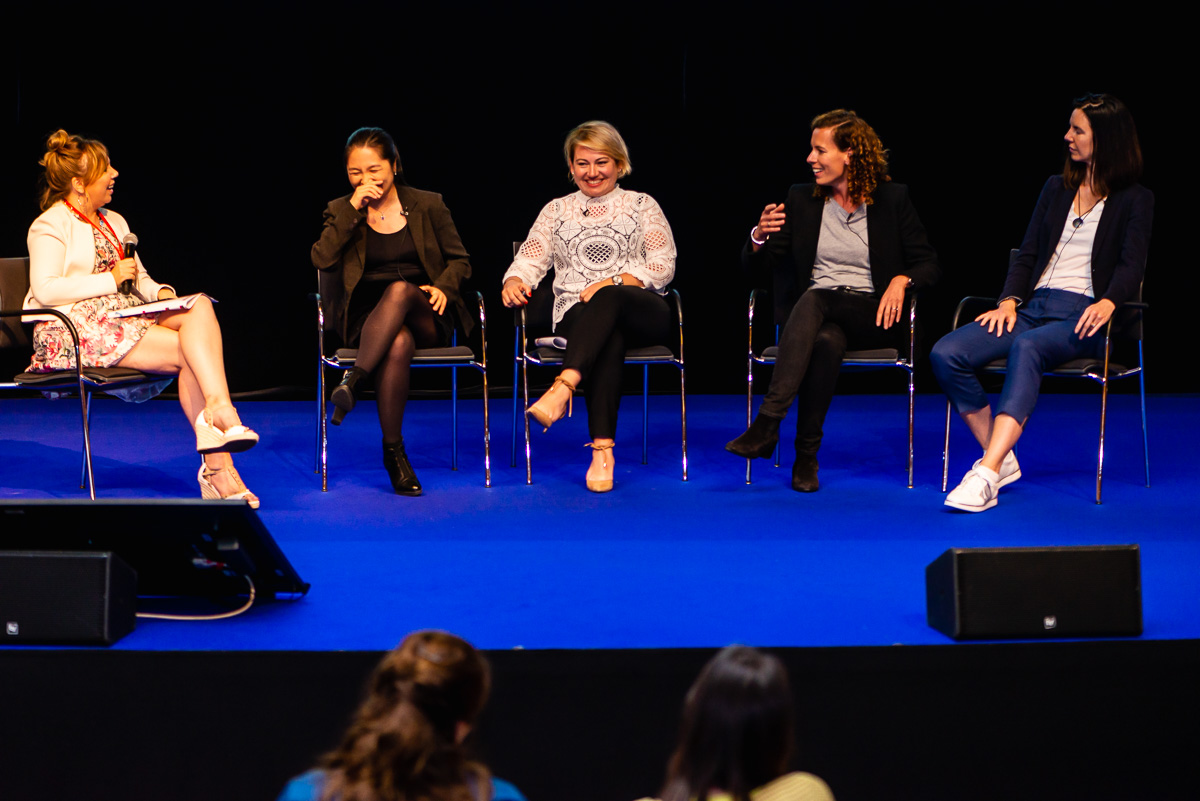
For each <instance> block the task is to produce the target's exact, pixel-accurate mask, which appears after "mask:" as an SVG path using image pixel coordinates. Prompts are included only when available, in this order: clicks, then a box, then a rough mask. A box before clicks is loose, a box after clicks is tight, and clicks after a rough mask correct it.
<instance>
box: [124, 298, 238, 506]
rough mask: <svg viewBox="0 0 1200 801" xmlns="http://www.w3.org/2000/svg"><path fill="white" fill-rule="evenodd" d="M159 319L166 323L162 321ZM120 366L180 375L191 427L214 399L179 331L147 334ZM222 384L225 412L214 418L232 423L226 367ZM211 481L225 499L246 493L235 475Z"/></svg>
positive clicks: (212, 464) (154, 329)
mask: <svg viewBox="0 0 1200 801" xmlns="http://www.w3.org/2000/svg"><path fill="white" fill-rule="evenodd" d="M200 300H201V301H203V302H204V303H205V304H206V305H207V308H208V310H209V313H210V316H211V311H212V304H211V303H208V300H207V299H206V298H201V299H200ZM196 305H197V306H200V302H197V304H196ZM164 316H165V315H164ZM180 316H184V315H181V314H178V313H176V314H174V315H173V317H174V318H175V319H178V318H179V317H180ZM159 319H160V320H162V317H160V318H159ZM212 322H213V323H215V322H216V319H215V318H212ZM216 336H217V342H216V347H217V349H218V362H220V361H221V360H220V353H219V351H220V344H221V343H220V330H219V329H218V331H217V335H216ZM120 363H121V365H122V366H123V367H130V368H133V369H134V370H144V371H145V372H148V373H167V374H170V373H176V374H178V376H179V405H180V406H182V407H183V413H184V415H185V416H186V417H187V419H188V423H189V424H194V423H195V421H196V418H197V417H199V416H200V412H201V411H203V410H204V408H205V407H206V406H207V405H209V400H208V399H209V397H210V396H208V395H206V394H205V393H204V391H203V389H202V388H201V383H200V380H199V378H198V377H197V376H196V373H195V371H194V370H193V369H192V364H191V362H190V361H189V360H187V359H186V358H185V355H184V350H183V347H182V335H181V333H180V332H179V331H177V330H176V329H174V328H172V327H170V326H167V325H154V326H151V327H150V329H149V330H147V331H146V333H145V335H144V336H143V337H142V339H141V341H139V342H138V344H137V345H135V346H134V347H133V349H132V350H131V351H129V353H128V354H126V355H125V358H123V359H121V362H120ZM219 380H220V387H219V388H220V389H221V390H222V391H223V395H222V393H217V394H216V395H215V396H213V397H215V399H216V402H217V403H221V402H222V397H223V399H224V404H225V409H224V410H217V411H216V412H214V415H213V416H214V419H218V420H219V419H220V417H222V416H224V417H225V418H226V419H228V418H229V416H230V415H229V414H228V413H229V412H231V411H233V410H232V406H230V405H229V389H228V387H227V386H226V385H225V370H224V366H223V365H222V366H221V370H220V375H219ZM221 411H224V412H226V414H224V415H221V414H220V412H221ZM236 415H237V413H236V412H233V418H234V419H233V421H232V422H229V423H228V425H237V424H238V421H237V419H236ZM222 422H223V421H222ZM217 424H218V425H221V422H218V423H217ZM204 463H205V464H206V465H207V466H208V467H209V468H210V469H213V470H220V469H221V468H223V467H229V466H232V465H233V457H231V456H230V455H229V454H228V453H210V454H207V455H205V457H204ZM209 480H210V481H212V483H213V486H214V487H216V488H217V491H218V492H220V493H221V494H222V495H233V494H235V493H237V492H241V491H242V490H243V489H245V485H244V484H242V483H241V480H240V479H239V478H237V477H236V474H233V473H231V472H229V471H222V472H219V473H215V474H214V475H213V476H212V477H211V478H210V479H209Z"/></svg>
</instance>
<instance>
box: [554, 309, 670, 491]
mask: <svg viewBox="0 0 1200 801" xmlns="http://www.w3.org/2000/svg"><path fill="white" fill-rule="evenodd" d="M670 329H671V308H670V306H669V305H668V304H667V301H666V300H665V299H664V298H663V297H662V296H661V295H658V294H656V293H654V292H650V291H648V290H645V289H642V288H640V287H632V286H622V287H616V286H609V287H604V288H603V289H600V290H599V291H597V292H596V293H595V294H594V295H593V296H592V298H591V300H590V301H588V302H587V303H577V304H575V305H574V306H572V307H571V308H570V309H568V310H567V313H566V315H565V316H564V317H563V319H562V321H561V322H560V323H559V324H558V328H557V330H558V332H559V333H560V334H562V335H563V336H565V337H566V338H567V351H566V355H565V356H564V357H563V370H562V372H560V373H559V375H558V379H557V380H556V381H555V383H554V385H553V386H552V387H551V388H550V389H549V390H548V391H547V392H546V393H545V394H544V395H543V396H542V398H541V399H539V400H538V402H537V403H536V404H534V406H535V407H538V410H537V412H536V413H535V417H536V416H540V415H542V414H544V415H545V418H546V420H548V421H549V422H554V421H555V420H558V419H559V418H561V417H562V416H563V414H565V413H566V412H567V409H568V406H569V403H570V400H571V397H572V394H573V391H574V388H575V387H577V386H579V384H580V382H581V381H582V382H584V397H585V399H586V402H587V409H588V433H589V434H591V437H592V464H591V466H590V467H589V469H588V475H587V480H588V484H589V486H609V487H611V481H612V476H613V472H614V464H613V456H612V447H613V444H614V442H615V437H616V433H617V409H618V407H619V406H620V403H621V371H622V369H623V366H624V364H625V351H626V350H628V349H629V348H636V347H642V346H644V345H649V344H654V343H658V342H663V341H665V340H666V339H667V337H668V335H669V333H670ZM530 408H534V407H530ZM605 482H608V483H607V485H606V484H605Z"/></svg>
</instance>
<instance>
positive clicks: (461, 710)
mask: <svg viewBox="0 0 1200 801" xmlns="http://www.w3.org/2000/svg"><path fill="white" fill-rule="evenodd" d="M490 689H491V672H490V670H489V668H488V664H487V662H486V661H485V660H484V658H483V655H482V654H480V653H479V652H478V651H477V650H475V648H473V647H472V646H471V644H470V643H468V642H466V641H465V640H462V639H460V638H458V637H455V636H454V635H453V634H447V633H446V632H444V631H417V632H413V633H412V634H410V635H408V636H407V637H405V638H404V641H403V642H401V643H400V645H398V646H397V647H396V648H395V650H393V651H391V652H390V653H389V654H388V655H387V656H385V657H384V658H383V661H382V662H380V663H379V666H378V667H377V668H375V673H374V675H372V677H371V680H370V690H369V694H368V696H367V699H366V700H365V701H364V702H363V704H362V706H361V707H359V709H358V712H357V713H356V714H355V718H354V722H353V723H352V724H351V725H350V729H349V730H348V731H347V732H346V734H345V736H344V737H343V738H342V742H341V744H340V745H339V746H338V747H337V748H335V749H334V750H333V751H331V752H330V753H329V754H326V755H325V757H324V759H322V761H321V766H322V767H323V768H324V769H325V771H326V773H327V774H328V780H327V782H326V784H325V788H324V790H323V792H322V795H321V797H322V798H323V799H338V801H472V799H473V798H474V796H473V795H472V793H471V787H472V785H474V786H477V787H487V786H488V782H489V780H490V776H489V774H488V771H487V768H485V767H484V766H483V765H481V764H478V763H476V762H472V761H470V760H468V759H467V757H466V754H465V752H464V749H463V747H462V745H461V744H460V743H459V737H458V728H459V724H461V723H465V724H473V723H474V722H475V719H476V718H477V717H478V716H479V713H480V711H482V709H483V705H484V704H485V703H486V702H487V697H488V692H489V691H490Z"/></svg>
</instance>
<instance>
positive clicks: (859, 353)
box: [746, 289, 917, 489]
mask: <svg viewBox="0 0 1200 801" xmlns="http://www.w3.org/2000/svg"><path fill="white" fill-rule="evenodd" d="M765 294H768V290H765V289H754V290H751V292H750V303H749V308H748V311H747V326H746V327H747V348H746V428H749V427H750V424H751V422H752V421H753V417H754V365H756V364H764V365H767V364H769V365H774V364H775V359H776V357H777V355H778V353H779V347H778V342H779V327H778V326H775V342H776V345H772V346H769V347H766V348H763V349H762V350H761V351H755V349H754V311H755V305H756V303H757V301H758V297H759V295H765ZM916 348H917V294H916V293H915V292H912V293H909V299H908V354H907V356H906V355H904V354H902V353H901V352H900V351H899V350H898V349H896V348H874V349H871V350H848V351H846V355H845V356H844V357H843V358H842V369H843V370H847V368H849V370H853V371H866V370H882V369H885V368H888V367H897V368H899V369H901V370H903V371H904V372H905V373H907V374H908V488H909V489H912V488H913V411H914V408H915V401H916V390H915V384H914V383H913V369H914V366H915V364H916ZM774 459H775V466H776V467H779V445H776V446H775V455H774ZM753 461H754V460H753V459H747V460H746V483H747V484H749V483H750V466H751V463H752V462H753Z"/></svg>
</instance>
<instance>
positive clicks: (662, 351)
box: [529, 345, 675, 365]
mask: <svg viewBox="0 0 1200 801" xmlns="http://www.w3.org/2000/svg"><path fill="white" fill-rule="evenodd" d="M565 355H566V351H563V350H559V349H558V348H551V347H541V348H534V349H533V350H531V351H529V361H530V362H531V363H533V364H553V365H558V364H562V363H563V357H564V356H565ZM673 361H675V354H674V353H672V352H671V349H670V348H668V347H666V346H665V345H651V346H649V347H646V348H630V349H629V350H627V351H625V362H626V364H634V363H636V364H643V363H648V362H673Z"/></svg>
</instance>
